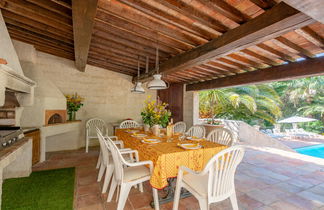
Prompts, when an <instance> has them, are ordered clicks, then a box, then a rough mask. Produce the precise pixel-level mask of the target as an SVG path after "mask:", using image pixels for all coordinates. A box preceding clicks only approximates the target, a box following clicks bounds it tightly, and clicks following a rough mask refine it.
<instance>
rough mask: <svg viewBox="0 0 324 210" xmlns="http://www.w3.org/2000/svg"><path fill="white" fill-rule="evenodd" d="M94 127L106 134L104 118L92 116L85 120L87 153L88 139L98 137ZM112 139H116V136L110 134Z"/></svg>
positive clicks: (106, 128)
mask: <svg viewBox="0 0 324 210" xmlns="http://www.w3.org/2000/svg"><path fill="white" fill-rule="evenodd" d="M96 128H98V129H99V130H100V132H101V133H102V135H103V136H108V127H107V125H106V123H105V121H104V120H102V119H99V118H92V119H90V120H88V121H87V122H86V153H88V148H89V141H90V140H92V139H98V136H97V132H96ZM110 138H112V139H116V140H117V137H116V136H110Z"/></svg>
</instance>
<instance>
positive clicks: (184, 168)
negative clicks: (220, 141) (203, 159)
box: [179, 166, 206, 176]
mask: <svg viewBox="0 0 324 210" xmlns="http://www.w3.org/2000/svg"><path fill="white" fill-rule="evenodd" d="M180 172H181V173H183V172H187V173H190V174H193V175H197V176H203V175H205V174H206V172H205V171H193V170H191V169H190V168H187V167H185V166H180V167H179V173H180Z"/></svg>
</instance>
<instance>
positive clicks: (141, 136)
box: [132, 133, 147, 138]
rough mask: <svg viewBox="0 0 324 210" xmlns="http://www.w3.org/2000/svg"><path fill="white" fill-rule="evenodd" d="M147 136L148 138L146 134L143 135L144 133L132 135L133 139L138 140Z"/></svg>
mask: <svg viewBox="0 0 324 210" xmlns="http://www.w3.org/2000/svg"><path fill="white" fill-rule="evenodd" d="M146 136H147V135H146V134H142V133H139V134H136V135H132V137H136V138H143V137H146Z"/></svg>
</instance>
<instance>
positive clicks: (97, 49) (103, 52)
mask: <svg viewBox="0 0 324 210" xmlns="http://www.w3.org/2000/svg"><path fill="white" fill-rule="evenodd" d="M89 52H95V53H99V54H101V55H103V56H116V57H119V58H124V59H126V60H134V61H137V60H138V55H135V54H131V53H127V52H124V51H118V50H116V49H111V48H110V49H109V48H108V49H106V48H102V46H100V47H99V46H98V45H97V46H94V45H93V44H91V46H90V51H89ZM139 59H140V61H141V62H145V57H144V56H140V57H139Z"/></svg>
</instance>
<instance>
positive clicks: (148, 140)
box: [142, 139, 161, 144]
mask: <svg viewBox="0 0 324 210" xmlns="http://www.w3.org/2000/svg"><path fill="white" fill-rule="evenodd" d="M142 142H143V143H145V144H156V143H159V142H161V141H160V140H158V139H146V141H145V140H144V139H143V140H142Z"/></svg>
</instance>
